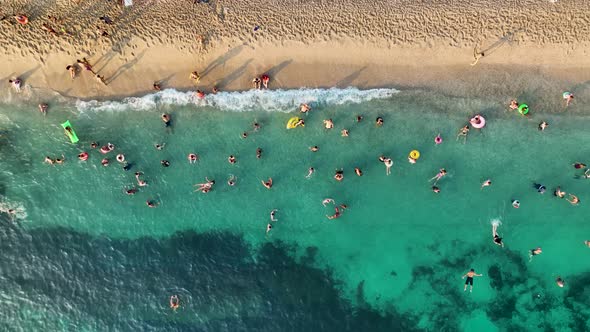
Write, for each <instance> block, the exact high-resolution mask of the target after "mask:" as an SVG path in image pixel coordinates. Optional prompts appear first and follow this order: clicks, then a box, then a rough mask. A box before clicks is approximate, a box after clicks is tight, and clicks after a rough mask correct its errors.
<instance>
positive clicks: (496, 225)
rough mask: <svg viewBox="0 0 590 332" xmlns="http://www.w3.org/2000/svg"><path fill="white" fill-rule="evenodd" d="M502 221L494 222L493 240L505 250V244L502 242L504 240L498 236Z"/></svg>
mask: <svg viewBox="0 0 590 332" xmlns="http://www.w3.org/2000/svg"><path fill="white" fill-rule="evenodd" d="M500 224H501V223H500V221H499V220H494V221H492V236H493V240H494V243H495V244H497V245H499V246H501V247H502V248H504V242H502V238H501V237H500V235H498V232H497V230H498V226H499V225H500Z"/></svg>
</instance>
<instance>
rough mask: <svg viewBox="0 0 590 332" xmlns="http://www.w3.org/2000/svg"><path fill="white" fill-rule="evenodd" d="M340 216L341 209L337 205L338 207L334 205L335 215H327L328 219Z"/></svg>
mask: <svg viewBox="0 0 590 332" xmlns="http://www.w3.org/2000/svg"><path fill="white" fill-rule="evenodd" d="M338 217H340V210H338V207H337V206H336V207H334V214H333V215H331V216H329V215H326V218H328V219H330V220H332V219H336V218H338Z"/></svg>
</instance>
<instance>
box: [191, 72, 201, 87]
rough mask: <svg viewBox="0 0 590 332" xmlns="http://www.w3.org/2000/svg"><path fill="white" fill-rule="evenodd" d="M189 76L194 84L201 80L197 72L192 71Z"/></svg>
mask: <svg viewBox="0 0 590 332" xmlns="http://www.w3.org/2000/svg"><path fill="white" fill-rule="evenodd" d="M189 78H190V79H191V81H193V83H195V84H199V81H200V80H201V76H199V73H197V72H196V71H193V72H192V73H191V74H190V75H189Z"/></svg>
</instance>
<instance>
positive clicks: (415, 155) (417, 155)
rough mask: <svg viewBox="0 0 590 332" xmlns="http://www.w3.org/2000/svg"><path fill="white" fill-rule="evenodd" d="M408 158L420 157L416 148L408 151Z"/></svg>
mask: <svg viewBox="0 0 590 332" xmlns="http://www.w3.org/2000/svg"><path fill="white" fill-rule="evenodd" d="M410 158H412V159H418V158H420V151H418V150H412V151H410Z"/></svg>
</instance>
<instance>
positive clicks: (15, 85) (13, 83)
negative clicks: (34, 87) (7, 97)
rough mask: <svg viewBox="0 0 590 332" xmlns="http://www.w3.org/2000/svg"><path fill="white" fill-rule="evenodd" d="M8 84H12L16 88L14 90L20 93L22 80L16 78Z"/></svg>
mask: <svg viewBox="0 0 590 332" xmlns="http://www.w3.org/2000/svg"><path fill="white" fill-rule="evenodd" d="M8 83H10V84H11V85H12V87H13V88H14V90H16V92H20V85H21V80H20V79H19V78H16V79H14V80H8Z"/></svg>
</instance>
